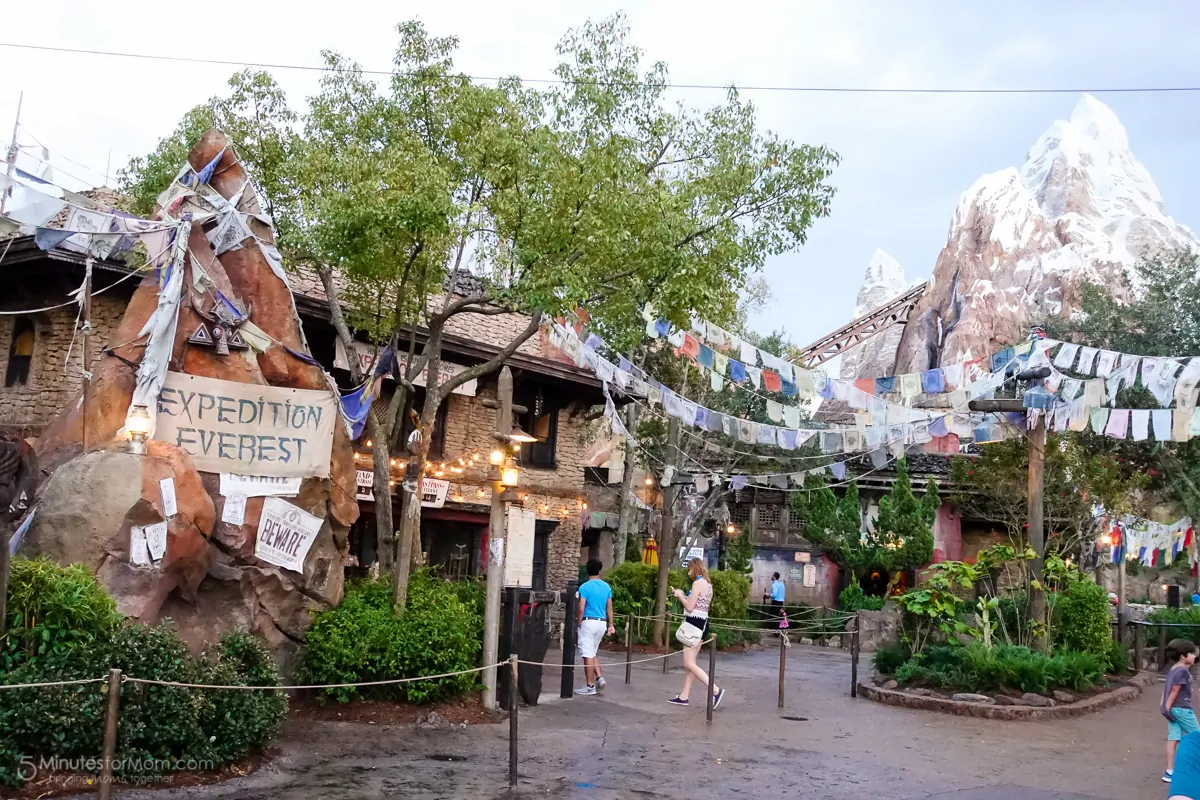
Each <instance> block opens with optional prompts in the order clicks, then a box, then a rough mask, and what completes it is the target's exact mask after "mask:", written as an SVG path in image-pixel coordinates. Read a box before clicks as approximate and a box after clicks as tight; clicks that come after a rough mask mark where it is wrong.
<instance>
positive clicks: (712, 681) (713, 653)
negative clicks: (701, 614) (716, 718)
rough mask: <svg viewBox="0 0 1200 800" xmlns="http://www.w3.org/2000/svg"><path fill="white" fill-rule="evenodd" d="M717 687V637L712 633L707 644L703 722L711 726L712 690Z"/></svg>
mask: <svg viewBox="0 0 1200 800" xmlns="http://www.w3.org/2000/svg"><path fill="white" fill-rule="evenodd" d="M716 685H717V635H716V634H715V633H714V634H713V636H712V639H710V640H709V642H708V686H707V687H706V692H705V693H706V694H707V695H708V705H707V708H706V709H705V712H704V713H705V722H706V723H707V724H709V725H712V712H713V689H714V688H716Z"/></svg>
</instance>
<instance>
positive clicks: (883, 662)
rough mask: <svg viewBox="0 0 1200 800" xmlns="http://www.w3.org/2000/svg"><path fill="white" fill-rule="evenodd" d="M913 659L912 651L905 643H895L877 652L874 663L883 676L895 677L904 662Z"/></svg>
mask: <svg viewBox="0 0 1200 800" xmlns="http://www.w3.org/2000/svg"><path fill="white" fill-rule="evenodd" d="M910 658H912V650H910V649H909V648H908V645H906V644H905V643H904V642H895V643H893V644H889V645H888V646H886V647H881V648H879V649H878V650H876V651H875V657H874V658H873V659H872V663H874V665H875V670H876V671H877V672H879V673H880V674H881V675H895V674H896V670H897V669H899V668H900V665H902V664H903V663H904V662H906V661H908V660H909V659H910Z"/></svg>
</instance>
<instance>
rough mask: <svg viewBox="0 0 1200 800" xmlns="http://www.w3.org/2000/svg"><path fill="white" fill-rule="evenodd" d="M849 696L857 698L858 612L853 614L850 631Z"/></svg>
mask: <svg viewBox="0 0 1200 800" xmlns="http://www.w3.org/2000/svg"><path fill="white" fill-rule="evenodd" d="M850 696H851V697H858V612H857V611H856V612H854V627H853V628H852V629H851V630H850Z"/></svg>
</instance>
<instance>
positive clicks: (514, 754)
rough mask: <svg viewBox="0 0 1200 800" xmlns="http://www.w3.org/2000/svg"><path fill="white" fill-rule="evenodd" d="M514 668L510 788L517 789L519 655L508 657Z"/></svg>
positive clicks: (510, 698) (510, 729)
mask: <svg viewBox="0 0 1200 800" xmlns="http://www.w3.org/2000/svg"><path fill="white" fill-rule="evenodd" d="M508 663H509V666H510V667H511V668H512V683H511V684H510V685H509V687H508V697H509V701H508V786H509V788H510V789H515V788H517V707H518V706H519V705H520V698H519V697H518V696H517V654H516V653H513V654H512V655H511V656H509V657H508Z"/></svg>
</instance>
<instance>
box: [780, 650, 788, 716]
mask: <svg viewBox="0 0 1200 800" xmlns="http://www.w3.org/2000/svg"><path fill="white" fill-rule="evenodd" d="M787 648H788V638H787V634H786V633H784V632H783V631H780V632H779V707H780V708H783V686H784V682H785V681H784V678H785V676H786V675H787Z"/></svg>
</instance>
